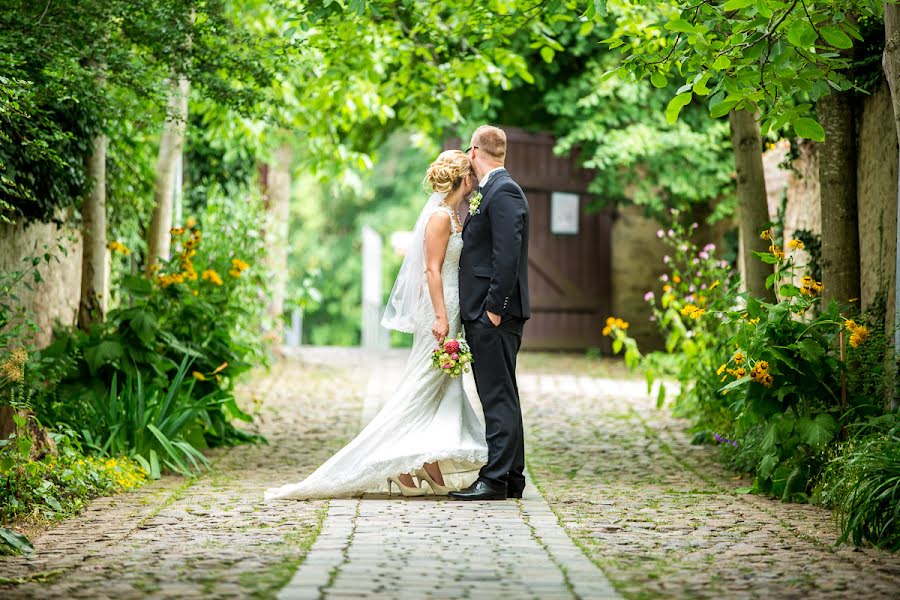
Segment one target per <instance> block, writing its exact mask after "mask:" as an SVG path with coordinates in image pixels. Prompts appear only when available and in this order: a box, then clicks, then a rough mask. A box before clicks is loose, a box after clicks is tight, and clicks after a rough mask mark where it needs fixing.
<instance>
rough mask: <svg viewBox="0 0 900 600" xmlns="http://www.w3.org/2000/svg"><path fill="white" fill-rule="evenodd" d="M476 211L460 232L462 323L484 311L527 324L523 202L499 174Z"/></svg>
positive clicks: (520, 193)
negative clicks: (520, 319)
mask: <svg viewBox="0 0 900 600" xmlns="http://www.w3.org/2000/svg"><path fill="white" fill-rule="evenodd" d="M481 195H482V199H481V205H480V206H479V207H478V209H477V210H476V211H475V214H471V213H470V214H469V216H468V218H466V222H465V225H464V226H463V249H462V255H461V256H460V259H459V296H460V310H461V313H462V319H463V321H474V320H475V319H477V318H478V317H479V316H481V314H482V313H483V312H484V311H485V310H489V311H490V312H492V313H495V314H498V315H503V316H512V317H519V318H522V319H527V318H529V317H530V316H531V307H530V305H529V301H528V200H527V199H526V198H525V193H524V192H523V191H522V188H520V187H519V185H518V184H517V183H516V182H515V181H513V179H512V177H510V176H509V173H507V172H506V170H505V169H503V170H501V171H497V172H496V173H494V174H493V175H491V178H490V179H489V180H488V181H487V183H486V184H485V185H484V187H483V188H482V189H481Z"/></svg>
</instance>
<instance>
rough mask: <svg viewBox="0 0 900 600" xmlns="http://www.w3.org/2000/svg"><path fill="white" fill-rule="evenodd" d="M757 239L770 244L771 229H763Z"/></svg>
mask: <svg viewBox="0 0 900 600" xmlns="http://www.w3.org/2000/svg"><path fill="white" fill-rule="evenodd" d="M759 237H760V238H761V239H764V240H767V241H770V242H771V241H772V230H771V229H764V230H763V231H762V232H761V233H760V234H759Z"/></svg>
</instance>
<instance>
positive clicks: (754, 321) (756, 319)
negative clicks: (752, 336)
mask: <svg viewBox="0 0 900 600" xmlns="http://www.w3.org/2000/svg"><path fill="white" fill-rule="evenodd" d="M749 323H750V324H751V325H756V324H757V323H759V317H756V318H755V319H750V321H749Z"/></svg>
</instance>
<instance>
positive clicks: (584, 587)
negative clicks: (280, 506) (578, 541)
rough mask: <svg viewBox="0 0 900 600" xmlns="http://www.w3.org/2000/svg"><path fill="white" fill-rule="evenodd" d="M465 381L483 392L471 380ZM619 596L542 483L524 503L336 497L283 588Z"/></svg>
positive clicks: (375, 404)
mask: <svg viewBox="0 0 900 600" xmlns="http://www.w3.org/2000/svg"><path fill="white" fill-rule="evenodd" d="M405 358H406V353H405V352H391V353H389V355H388V356H385V357H382V358H381V359H379V365H378V370H377V371H375V372H373V373H372V374H371V376H370V377H369V380H368V386H367V390H366V394H365V398H366V402H365V404H364V407H363V421H368V420H369V419H371V418H372V417H373V416H374V415H375V414H376V413H377V411H378V409H379V408H380V407H381V406H382V405H383V403H384V401H385V400H386V399H387V397H388V396H389V394H390V393H391V392H392V391H393V390H394V386H395V385H396V383H397V381H399V379H400V376H401V370H402V367H403V362H404V360H405ZM466 383H467V386H468V387H469V388H470V389H469V393H470V396H471V397H473V398H474V397H476V396H475V391H474V388H473V387H472V381H471V380H468V381H467V382H466ZM476 410H477V407H476ZM617 597H619V596H618V594H616V593H615V591H614V590H613V588H612V587H611V586H610V584H609V583H608V580H607V579H606V577H605V576H604V575H603V573H602V572H601V571H600V570H599V569H598V568H597V567H596V566H595V565H594V564H593V563H591V562H590V561H589V560H588V559H587V558H586V557H585V555H584V553H583V552H581V550H579V549H578V548H577V547H576V546H575V545H574V544H573V543H572V541H571V539H570V538H569V537H568V536H567V535H566V533H565V532H564V531H563V529H562V528H561V527H560V526H559V522H558V520H557V518H556V516H555V515H554V514H553V513H552V512H551V510H550V508H549V506H548V505H547V504H546V502H544V500H543V499H542V498H541V496H540V494H539V493H538V492H537V489H536V487H535V486H533V485H532V486H529V488H528V489H527V490H526V495H525V497H524V498H523V499H522V500H521V501H519V502H516V501H508V502H484V503H468V502H454V501H450V500H448V499H446V498H436V497H434V496H429V497H424V498H408V499H398V498H384V497H379V498H375V497H366V498H364V499H362V500H334V501H332V502H331V508H330V509H329V513H328V518H327V519H326V521H325V525H324V528H323V530H322V533H321V535H320V536H319V538H318V540H317V541H316V543H315V544H314V545H313V547H312V548H311V550H310V553H309V555H308V556H307V558H306V560H305V561H304V563H303V565H302V567H301V568H300V570H299V571H298V572H297V574H296V576H295V577H294V578H293V580H292V581H291V582H290V583H289V584H288V585H287V586H286V587H285V588H284V589H283V590H282V591H281V593H280V594H279V598H283V599H290V600H293V599H307V598H310V599H312V598H327V599H330V598H396V599H398V600H399V599H409V598H448V599H449V598H476V599H480V598H485V599H493V598H516V599H534V600H542V599H547V600H554V599H568V600H571V599H574V598H584V599H588V598H617Z"/></svg>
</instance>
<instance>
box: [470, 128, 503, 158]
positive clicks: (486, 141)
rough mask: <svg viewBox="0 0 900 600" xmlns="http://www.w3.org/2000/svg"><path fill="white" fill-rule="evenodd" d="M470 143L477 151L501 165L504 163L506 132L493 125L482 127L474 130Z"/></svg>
mask: <svg viewBox="0 0 900 600" xmlns="http://www.w3.org/2000/svg"><path fill="white" fill-rule="evenodd" d="M472 141H473V142H474V145H475V146H478V149H479V150H481V151H482V152H484V153H485V154H487V155H488V156H490V157H491V158H493V159H494V160H496V161H498V162H500V163H503V162H505V161H506V132H505V131H503V130H502V129H500V128H499V127H494V126H493V125H482V126H481V127H479V128H478V129H476V130H475V133H474V135H472Z"/></svg>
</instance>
